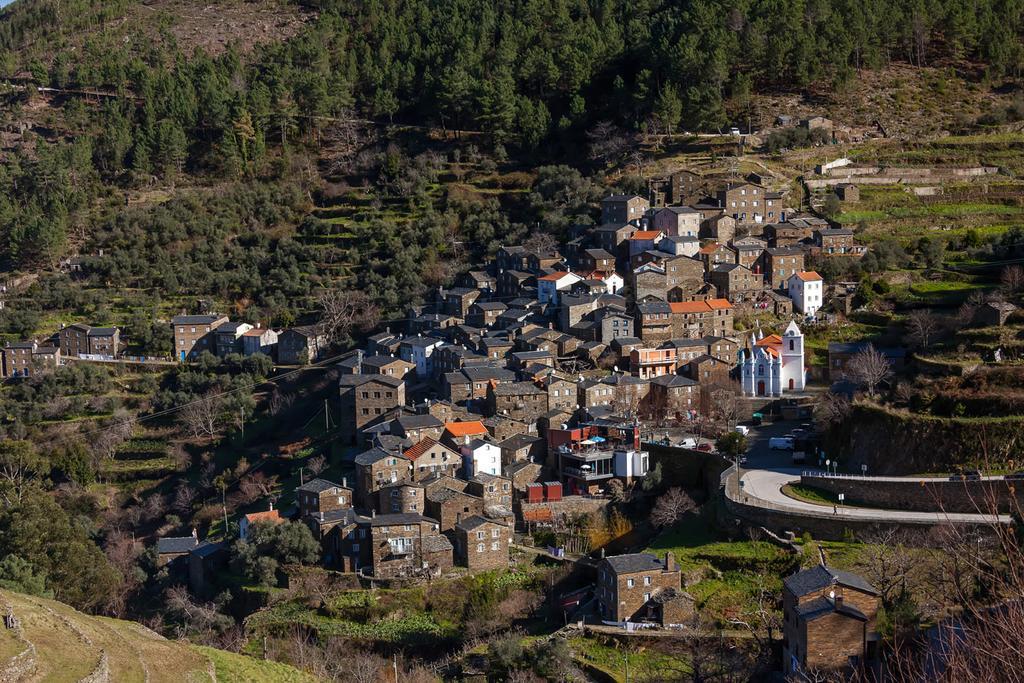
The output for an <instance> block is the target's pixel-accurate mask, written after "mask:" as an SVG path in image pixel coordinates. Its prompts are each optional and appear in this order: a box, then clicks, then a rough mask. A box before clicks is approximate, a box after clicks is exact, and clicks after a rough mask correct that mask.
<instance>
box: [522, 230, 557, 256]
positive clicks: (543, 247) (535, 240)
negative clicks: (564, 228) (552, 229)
mask: <svg viewBox="0 0 1024 683" xmlns="http://www.w3.org/2000/svg"><path fill="white" fill-rule="evenodd" d="M523 248H524V249H526V251H528V252H532V253H538V254H550V253H551V252H553V251H557V250H558V241H557V240H556V239H555V237H554V235H552V234H551V233H548V232H541V231H540V230H538V231H536V232H534V233H533V234H531V235H530V236H529V237H528V238H526V241H525V242H523Z"/></svg>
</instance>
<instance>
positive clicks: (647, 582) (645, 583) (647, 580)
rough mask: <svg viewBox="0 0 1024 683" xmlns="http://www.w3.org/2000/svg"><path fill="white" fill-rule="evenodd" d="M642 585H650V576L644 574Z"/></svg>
mask: <svg viewBox="0 0 1024 683" xmlns="http://www.w3.org/2000/svg"><path fill="white" fill-rule="evenodd" d="M644 585H645V586H650V585H651V577H649V576H645V577H644Z"/></svg>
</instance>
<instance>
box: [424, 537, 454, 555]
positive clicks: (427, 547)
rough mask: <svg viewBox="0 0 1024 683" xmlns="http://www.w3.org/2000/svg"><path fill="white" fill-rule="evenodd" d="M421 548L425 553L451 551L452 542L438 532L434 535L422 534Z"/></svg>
mask: <svg viewBox="0 0 1024 683" xmlns="http://www.w3.org/2000/svg"><path fill="white" fill-rule="evenodd" d="M421 550H422V551H423V552H425V553H444V552H451V551H452V542H451V541H449V540H448V539H447V538H446V537H444V536H442V535H440V534H438V535H436V536H424V537H423V547H422V548H421Z"/></svg>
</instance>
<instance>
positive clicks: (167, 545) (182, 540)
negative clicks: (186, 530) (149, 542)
mask: <svg viewBox="0 0 1024 683" xmlns="http://www.w3.org/2000/svg"><path fill="white" fill-rule="evenodd" d="M197 545H199V541H197V540H196V537H195V536H167V537H164V538H158V539H157V541H156V551H157V553H159V554H161V555H171V554H179V553H187V552H189V551H191V550H192V549H193V548H195V547H196V546H197Z"/></svg>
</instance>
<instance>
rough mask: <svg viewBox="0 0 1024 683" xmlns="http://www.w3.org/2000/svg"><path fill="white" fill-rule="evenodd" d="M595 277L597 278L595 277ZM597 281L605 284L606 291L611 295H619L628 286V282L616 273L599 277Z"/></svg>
mask: <svg viewBox="0 0 1024 683" xmlns="http://www.w3.org/2000/svg"><path fill="white" fill-rule="evenodd" d="M595 277H597V276H596V275H595ZM597 279H599V280H600V281H601V282H603V283H604V286H605V291H607V292H608V293H609V294H618V293H619V292H621V291H622V288H623V287H624V286H625V284H626V281H625V280H623V279H622V276H621V275H619V274H618V273H616V272H614V271H613V272H611V273H607V274H605V275H602V276H600V277H597Z"/></svg>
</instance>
